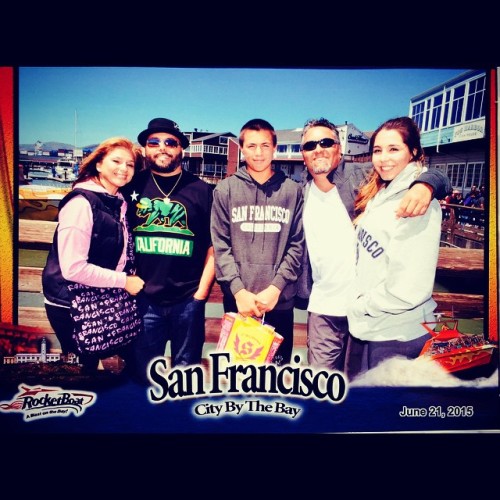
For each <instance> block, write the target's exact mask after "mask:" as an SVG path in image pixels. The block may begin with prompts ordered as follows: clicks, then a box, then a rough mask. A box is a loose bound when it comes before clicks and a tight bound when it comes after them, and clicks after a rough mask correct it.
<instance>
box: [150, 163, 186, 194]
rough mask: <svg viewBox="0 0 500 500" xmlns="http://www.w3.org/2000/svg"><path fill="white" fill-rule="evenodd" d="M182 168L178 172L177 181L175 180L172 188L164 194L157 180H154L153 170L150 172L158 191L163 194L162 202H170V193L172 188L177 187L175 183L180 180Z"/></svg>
mask: <svg viewBox="0 0 500 500" xmlns="http://www.w3.org/2000/svg"><path fill="white" fill-rule="evenodd" d="M182 170H183V169H182V168H181V173H180V174H179V177H178V178H177V181H176V182H175V184H174V186H173V188H172V189H171V190H170V191H169V192H168V194H165V192H164V191H163V190H162V188H161V187H160V186H159V185H158V182H156V177H155V174H154V172H151V176H152V177H153V182H154V183H155V184H156V187H157V188H158V190H159V191H160V193H161V194H162V195H163V196H164V198H163V203H170V195H171V194H172V193H173V191H174V189H175V188H176V187H177V184H179V181H180V180H181V177H182Z"/></svg>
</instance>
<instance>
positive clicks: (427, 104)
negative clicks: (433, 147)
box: [420, 99, 431, 132]
mask: <svg viewBox="0 0 500 500" xmlns="http://www.w3.org/2000/svg"><path fill="white" fill-rule="evenodd" d="M430 114H431V100H430V99H426V100H425V121H424V123H423V128H422V129H420V130H422V132H423V131H426V130H429V116H430Z"/></svg>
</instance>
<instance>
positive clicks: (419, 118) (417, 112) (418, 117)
mask: <svg viewBox="0 0 500 500" xmlns="http://www.w3.org/2000/svg"><path fill="white" fill-rule="evenodd" d="M424 106H425V103H424V102H419V103H417V104H414V105H413V106H412V110H411V114H412V118H413V121H414V122H415V123H416V124H417V125H418V128H419V129H420V130H422V125H423V121H424Z"/></svg>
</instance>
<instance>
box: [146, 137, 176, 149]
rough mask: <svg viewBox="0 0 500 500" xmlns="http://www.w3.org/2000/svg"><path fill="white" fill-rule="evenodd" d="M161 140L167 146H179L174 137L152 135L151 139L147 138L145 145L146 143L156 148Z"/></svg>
mask: <svg viewBox="0 0 500 500" xmlns="http://www.w3.org/2000/svg"><path fill="white" fill-rule="evenodd" d="M162 142H163V144H165V146H167V147H169V148H177V147H179V143H178V142H177V141H176V140H175V139H170V138H168V139H163V140H162V139H157V138H156V137H152V138H151V139H148V140H147V141H146V145H148V146H149V147H150V148H158V147H160V144H161V143H162Z"/></svg>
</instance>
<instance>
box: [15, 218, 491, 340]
mask: <svg viewBox="0 0 500 500" xmlns="http://www.w3.org/2000/svg"><path fill="white" fill-rule="evenodd" d="M55 228H56V223H55V222H47V221H37V220H27V219H20V220H19V247H20V248H26V249H45V250H48V248H49V246H50V244H51V242H52V237H53V233H54V230H55ZM18 271H19V272H18V290H19V292H26V293H34V294H41V291H42V282H41V275H42V268H41V267H28V266H19V270H18ZM483 274H484V252H483V250H482V249H463V248H447V247H441V248H440V253H439V261H438V266H437V273H436V275H437V278H439V277H440V276H442V277H449V276H454V277H455V276H458V277H459V278H460V279H463V280H469V279H471V278H474V279H477V278H480V277H481V276H483ZM408 286H410V287H411V283H408ZM433 297H434V299H435V300H436V302H437V304H438V309H437V312H440V313H442V314H443V315H445V316H455V317H458V318H482V317H483V316H484V296H483V294H471V293H452V292H435V293H434V294H433ZM209 303H217V304H221V303H222V293H221V290H220V287H219V286H218V284H217V283H215V284H214V286H213V288H212V291H211V294H210V297H209ZM220 323H221V318H220V317H207V318H206V341H207V342H209V343H217V341H218V337H219V331H220ZM18 324H19V325H25V326H28V327H30V328H31V329H34V330H33V331H38V332H39V333H40V334H43V335H46V336H49V340H50V341H51V343H52V346H58V345H59V343H58V341H57V339H56V338H55V335H54V332H53V330H52V328H51V326H50V324H49V322H48V320H47V317H46V314H45V309H44V308H43V307H33V306H21V307H19V308H18ZM294 345H295V346H296V347H305V346H306V325H305V323H295V329H294Z"/></svg>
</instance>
